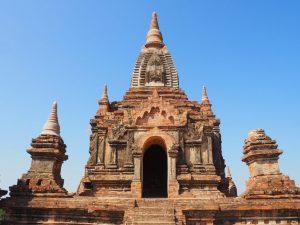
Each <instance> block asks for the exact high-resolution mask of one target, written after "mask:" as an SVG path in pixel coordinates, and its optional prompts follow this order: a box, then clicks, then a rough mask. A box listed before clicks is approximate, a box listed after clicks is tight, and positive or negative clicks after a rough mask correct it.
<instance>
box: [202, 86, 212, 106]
mask: <svg viewBox="0 0 300 225" xmlns="http://www.w3.org/2000/svg"><path fill="white" fill-rule="evenodd" d="M201 99H202V103H204V102H207V103H210V101H209V99H208V96H207V91H206V87H205V86H203V87H202V97H201Z"/></svg>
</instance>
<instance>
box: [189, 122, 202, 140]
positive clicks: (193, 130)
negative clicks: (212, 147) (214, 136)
mask: <svg viewBox="0 0 300 225" xmlns="http://www.w3.org/2000/svg"><path fill="white" fill-rule="evenodd" d="M203 129H204V127H203V125H201V123H190V122H189V123H188V132H187V133H186V135H185V137H186V139H189V140H202V138H203Z"/></svg>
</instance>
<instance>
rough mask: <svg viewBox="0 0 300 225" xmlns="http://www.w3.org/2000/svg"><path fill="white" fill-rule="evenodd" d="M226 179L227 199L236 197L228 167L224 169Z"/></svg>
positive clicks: (235, 189) (234, 186)
mask: <svg viewBox="0 0 300 225" xmlns="http://www.w3.org/2000/svg"><path fill="white" fill-rule="evenodd" d="M226 179H227V182H228V196H229V197H236V196H237V188H236V185H235V183H234V182H233V180H232V176H231V172H230V169H229V166H227V169H226Z"/></svg>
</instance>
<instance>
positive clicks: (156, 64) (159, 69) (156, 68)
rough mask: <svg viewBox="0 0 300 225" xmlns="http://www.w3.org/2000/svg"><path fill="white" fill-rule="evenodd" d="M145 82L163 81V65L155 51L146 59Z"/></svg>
mask: <svg viewBox="0 0 300 225" xmlns="http://www.w3.org/2000/svg"><path fill="white" fill-rule="evenodd" d="M146 83H164V66H163V63H162V60H161V58H160V57H159V55H158V54H157V53H153V54H152V56H151V57H150V59H149V61H148V64H147V67H146Z"/></svg>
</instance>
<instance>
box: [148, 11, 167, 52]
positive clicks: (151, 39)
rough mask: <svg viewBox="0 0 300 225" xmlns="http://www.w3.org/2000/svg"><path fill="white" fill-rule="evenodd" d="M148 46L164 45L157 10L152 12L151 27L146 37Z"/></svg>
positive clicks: (159, 46)
mask: <svg viewBox="0 0 300 225" xmlns="http://www.w3.org/2000/svg"><path fill="white" fill-rule="evenodd" d="M145 46H146V47H157V48H161V47H163V46H164V43H163V37H162V34H161V32H160V30H159V26H158V21H157V14H156V12H153V13H152V19H151V23H150V28H149V31H148V34H147V38H146V45H145Z"/></svg>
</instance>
